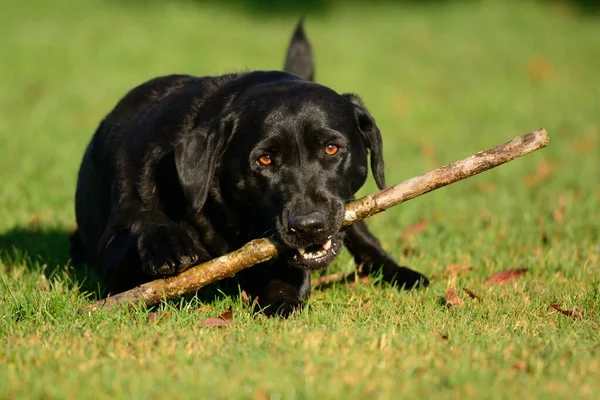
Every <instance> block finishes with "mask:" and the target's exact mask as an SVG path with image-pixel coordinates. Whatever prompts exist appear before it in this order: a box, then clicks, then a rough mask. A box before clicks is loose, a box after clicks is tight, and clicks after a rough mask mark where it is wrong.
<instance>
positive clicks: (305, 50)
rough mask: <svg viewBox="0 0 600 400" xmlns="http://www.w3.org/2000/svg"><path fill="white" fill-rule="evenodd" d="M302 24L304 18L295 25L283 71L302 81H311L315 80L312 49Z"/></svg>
mask: <svg viewBox="0 0 600 400" xmlns="http://www.w3.org/2000/svg"><path fill="white" fill-rule="evenodd" d="M303 23H304V17H302V18H300V21H298V25H296V30H295V31H294V35H293V36H292V40H291V41H290V46H289V47H288V51H287V55H286V57H285V66H284V67H283V70H284V71H285V72H290V73H292V74H294V75H298V76H299V77H301V78H302V79H306V80H309V81H313V80H314V78H315V63H314V60H313V54H312V47H311V45H310V42H309V41H308V38H307V37H306V34H305V33H304V27H303Z"/></svg>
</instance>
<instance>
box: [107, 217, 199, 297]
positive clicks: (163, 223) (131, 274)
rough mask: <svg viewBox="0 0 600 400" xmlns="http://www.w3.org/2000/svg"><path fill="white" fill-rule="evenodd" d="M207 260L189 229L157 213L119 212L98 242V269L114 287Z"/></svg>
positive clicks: (177, 271)
mask: <svg viewBox="0 0 600 400" xmlns="http://www.w3.org/2000/svg"><path fill="white" fill-rule="evenodd" d="M210 258H211V257H210V255H209V254H208V252H207V251H206V250H205V248H204V247H203V246H202V244H201V243H200V241H199V238H198V234H197V233H196V232H195V230H194V229H193V228H192V227H190V226H189V225H187V224H186V223H184V222H181V223H176V222H174V221H172V220H170V219H169V218H168V217H167V216H165V215H164V214H163V213H162V212H161V211H160V210H144V211H137V212H136V211H133V210H131V209H130V210H126V209H122V210H119V211H118V212H116V213H114V214H113V218H112V220H111V223H110V224H109V227H108V229H107V230H106V231H105V234H104V236H103V237H102V239H101V240H100V248H99V261H100V267H101V270H102V271H103V272H104V274H105V275H106V276H107V277H109V278H110V280H111V281H113V282H114V283H115V287H119V286H122V285H124V286H127V284H131V283H135V284H139V283H141V282H143V281H147V280H150V279H152V278H154V277H160V276H168V275H173V274H176V273H179V272H181V271H183V270H185V269H187V268H189V267H190V266H192V265H195V264H197V263H198V262H201V261H205V260H208V259H210Z"/></svg>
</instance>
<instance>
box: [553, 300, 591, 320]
mask: <svg viewBox="0 0 600 400" xmlns="http://www.w3.org/2000/svg"><path fill="white" fill-rule="evenodd" d="M548 308H549V309H550V308H552V309H554V310H556V311H558V312H559V313H561V314H562V315H566V316H567V317H572V318H575V319H583V314H582V313H581V312H580V311H577V309H575V308H574V309H572V310H565V309H563V308H561V307H560V306H559V305H558V304H557V303H552V304H550V307H548Z"/></svg>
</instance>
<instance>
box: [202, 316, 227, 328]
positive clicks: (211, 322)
mask: <svg viewBox="0 0 600 400" xmlns="http://www.w3.org/2000/svg"><path fill="white" fill-rule="evenodd" d="M232 325H233V322H231V321H226V320H224V319H222V318H206V319H205V320H203V321H201V322H200V326H204V327H215V326H216V327H221V326H232Z"/></svg>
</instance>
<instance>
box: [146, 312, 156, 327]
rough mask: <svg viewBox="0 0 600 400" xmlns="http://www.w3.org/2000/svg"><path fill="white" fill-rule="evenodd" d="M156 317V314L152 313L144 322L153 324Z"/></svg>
mask: <svg viewBox="0 0 600 400" xmlns="http://www.w3.org/2000/svg"><path fill="white" fill-rule="evenodd" d="M157 317H158V313H155V312H152V313H150V314H148V317H147V318H146V321H148V322H149V323H151V324H153V323H155V322H156V318H157Z"/></svg>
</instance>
